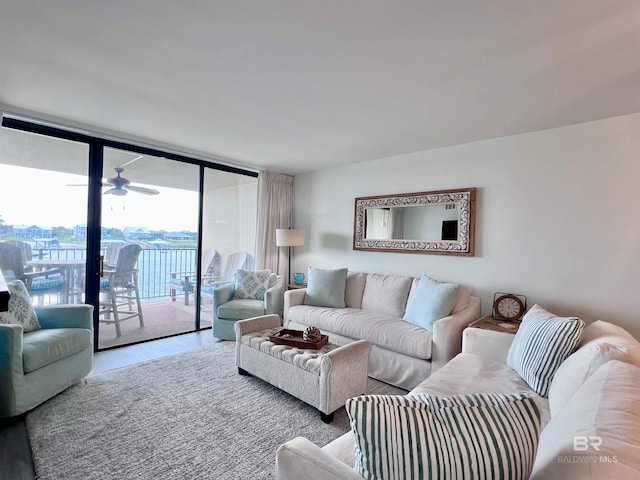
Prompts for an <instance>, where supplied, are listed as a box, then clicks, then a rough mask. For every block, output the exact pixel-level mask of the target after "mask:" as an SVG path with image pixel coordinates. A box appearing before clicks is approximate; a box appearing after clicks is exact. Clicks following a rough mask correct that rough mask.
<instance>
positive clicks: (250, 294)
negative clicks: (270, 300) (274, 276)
mask: <svg viewBox="0 0 640 480" xmlns="http://www.w3.org/2000/svg"><path fill="white" fill-rule="evenodd" d="M235 275H236V277H235V291H234V293H233V298H234V299H241V298H250V299H254V300H264V294H265V292H266V291H267V289H268V288H269V279H270V277H271V270H242V269H238V270H236V274H235Z"/></svg>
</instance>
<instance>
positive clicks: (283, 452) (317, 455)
mask: <svg viewBox="0 0 640 480" xmlns="http://www.w3.org/2000/svg"><path fill="white" fill-rule="evenodd" d="M301 478H313V479H314V480H342V479H346V480H349V479H352V480H362V477H361V476H360V475H358V474H357V473H356V472H355V470H354V469H353V468H351V467H350V466H349V465H347V464H345V463H342V462H341V461H340V460H338V459H337V458H335V457H332V456H331V455H329V454H328V453H327V452H325V451H324V450H323V449H322V448H320V447H318V446H317V445H315V444H314V443H313V442H310V441H309V440H307V439H306V438H304V437H296V438H294V439H293V440H290V441H288V442H287V443H283V444H282V445H280V447H279V448H278V450H277V451H276V479H277V480H299V479H301Z"/></svg>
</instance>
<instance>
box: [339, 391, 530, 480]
mask: <svg viewBox="0 0 640 480" xmlns="http://www.w3.org/2000/svg"><path fill="white" fill-rule="evenodd" d="M346 410H347V413H348V414H349V418H350V422H351V428H352V431H353V433H354V436H355V444H356V450H355V466H354V468H355V470H356V471H357V472H358V474H360V475H361V476H363V477H364V478H367V479H369V478H375V479H393V480H399V479H416V480H417V479H424V478H439V479H460V478H474V479H479V480H481V479H494V478H510V479H526V478H528V476H529V473H530V472H531V467H532V465H533V461H534V458H535V454H536V448H537V444H538V437H539V434H540V416H539V411H538V408H537V405H536V402H535V400H534V399H533V398H531V397H528V396H526V395H494V394H487V395H485V394H477V395H473V394H472V395H460V396H455V397H437V396H431V395H424V396H420V397H415V398H411V397H404V396H382V395H380V396H377V395H363V396H360V397H354V398H351V399H349V400H347V403H346Z"/></svg>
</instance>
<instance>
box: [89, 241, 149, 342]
mask: <svg viewBox="0 0 640 480" xmlns="http://www.w3.org/2000/svg"><path fill="white" fill-rule="evenodd" d="M141 251H142V247H141V246H140V245H138V244H136V243H131V244H129V245H126V246H124V247H122V248H121V249H120V252H119V253H118V261H117V263H116V268H115V269H114V270H104V278H102V280H101V281H100V292H101V293H103V294H104V295H105V296H106V298H105V299H104V300H101V301H100V317H101V318H100V322H101V323H113V324H115V326H116V336H118V337H120V336H122V331H121V329H120V322H123V321H125V320H129V319H130V318H135V317H138V319H139V321H140V328H142V327H144V320H143V318H142V305H141V303H140V290H139V288H138V270H137V269H136V263H137V262H138V256H139V255H140V252H141ZM134 300H135V302H136V307H137V309H136V310H134V309H133V301H134ZM124 307H126V308H124ZM111 314H113V319H112V318H111ZM102 317H104V318H102Z"/></svg>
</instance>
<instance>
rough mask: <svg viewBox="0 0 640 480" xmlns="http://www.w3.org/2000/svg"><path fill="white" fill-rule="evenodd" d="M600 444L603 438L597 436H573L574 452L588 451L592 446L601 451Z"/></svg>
mask: <svg viewBox="0 0 640 480" xmlns="http://www.w3.org/2000/svg"><path fill="white" fill-rule="evenodd" d="M600 445H602V438H600V437H597V436H588V437H587V436H582V435H577V436H575V437H573V451H574V452H586V451H587V450H589V449H590V448H592V449H593V450H595V451H597V452H599V451H600Z"/></svg>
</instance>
